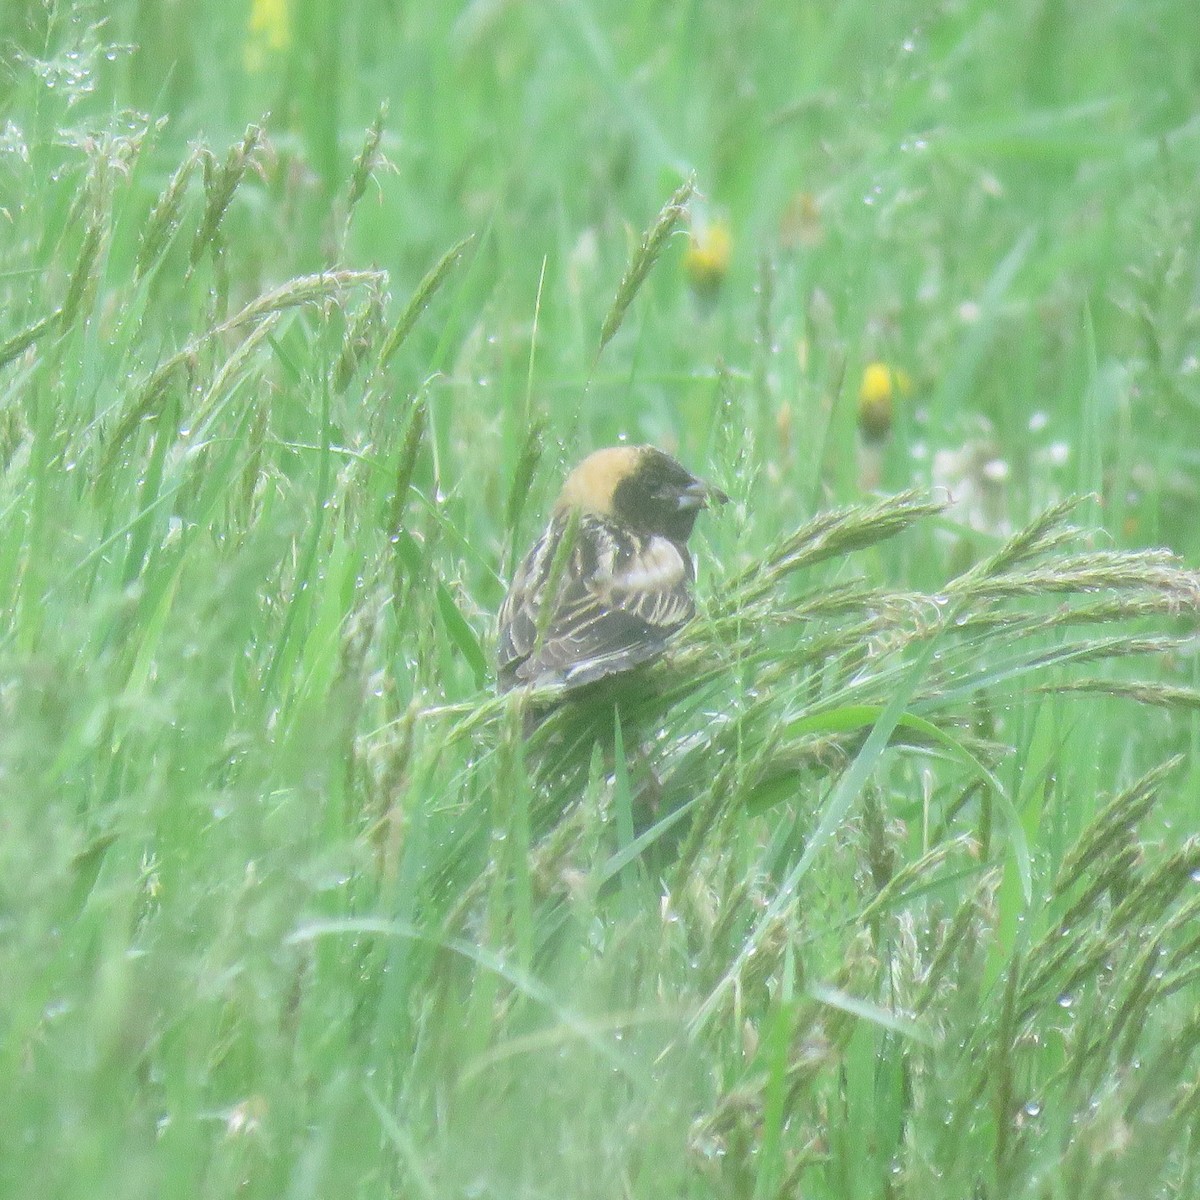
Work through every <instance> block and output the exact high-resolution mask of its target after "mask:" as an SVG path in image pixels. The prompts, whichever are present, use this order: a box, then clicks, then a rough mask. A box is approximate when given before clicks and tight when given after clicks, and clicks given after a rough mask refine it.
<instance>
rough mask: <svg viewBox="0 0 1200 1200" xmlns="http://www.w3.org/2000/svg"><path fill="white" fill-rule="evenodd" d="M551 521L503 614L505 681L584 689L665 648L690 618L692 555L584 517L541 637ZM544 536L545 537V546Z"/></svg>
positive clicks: (666, 540) (657, 539) (551, 547)
mask: <svg viewBox="0 0 1200 1200" xmlns="http://www.w3.org/2000/svg"><path fill="white" fill-rule="evenodd" d="M557 540H558V539H557V538H556V537H555V528H554V526H551V529H550V530H548V531H547V534H546V536H545V537H544V538H543V539H542V541H541V542H539V543H538V545H537V546H535V547H534V548H533V550H532V551H530V554H529V556H528V558H527V559H526V560H525V563H524V564H522V569H521V571H519V572H518V575H517V579H515V580H514V581H513V588H512V591H511V592H510V593H509V599H508V600H507V601H506V602H505V605H504V608H503V609H502V610H501V614H500V628H501V634H500V649H499V660H500V672H501V685H502V686H505V681H506V680H507V686H512V685H513V684H515V683H558V684H562V685H564V686H567V687H579V686H581V685H582V684H585V683H592V682H594V681H595V680H597V679H601V678H603V677H604V676H606V675H612V674H615V673H616V672H618V671H625V670H628V669H629V668H630V667H633V666H636V665H637V664H638V663H641V662H645V661H646V660H647V659H650V658H653V657H655V656H656V655H658V654H660V653H661V652H662V650H663V648H664V647H665V645H666V639H667V637H668V636H669V635H670V634H672V633H674V632H675V631H676V630H677V629H679V628H680V626H682V625H683V624H685V623H686V622H687V621H688V620H690V619H691V617H692V615H693V613H694V611H695V608H694V604H693V602H692V594H691V583H692V577H693V569H692V560H691V557H690V555H689V554H688V552H687V550H686V548H685V547H683V546H682V545H680V544H678V543H676V542H673V541H671V540H670V539H669V538H664V537H654V536H647V535H643V534H638V533H635V532H633V531H631V530H627V529H624V528H622V527H620V526H618V525H615V524H613V523H612V522H609V521H606V520H603V519H600V518H595V517H585V518H583V520H582V521H581V522H580V523H579V528H578V532H577V535H576V542H575V545H574V546H573V547H572V550H571V556H570V559H569V561H568V563H567V564H566V569H565V570H564V571H563V573H562V577H561V579H560V580H559V583H558V587H557V588H556V589H555V590H556V593H557V595H556V601H555V603H554V609H553V611H552V612H551V613H550V614H549V616H548V618H547V620H546V621H545V631H544V635H543V637H542V639H541V642H540V644H539V642H538V631H539V622H540V621H541V608H540V605H541V604H542V603H545V598H544V597H545V592H546V589H547V585H548V583H549V576H550V573H551V565H552V560H553V557H554V545H555V544H556V542H557ZM543 543H545V544H543Z"/></svg>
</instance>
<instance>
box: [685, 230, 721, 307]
mask: <svg viewBox="0 0 1200 1200" xmlns="http://www.w3.org/2000/svg"><path fill="white" fill-rule="evenodd" d="M732 253H733V239H732V238H731V237H730V234H729V226H728V225H727V224H725V222H724V221H713V222H712V223H711V224H707V225H700V226H697V227H695V228H693V229H692V234H691V238H690V239H689V241H688V248H687V252H686V253H685V254H684V256H683V269H684V271H686V272H687V276H688V278H689V279H690V280H691V282H692V287H694V288H695V289H696V291H697V292H699V293H700V294H701V295H711V294H712V293H713V292H715V291H716V290H717V288H719V287H720V286H721V281H722V280H723V279H724V278H725V276H726V275H727V274H728V273H729V259H730V256H731V254H732Z"/></svg>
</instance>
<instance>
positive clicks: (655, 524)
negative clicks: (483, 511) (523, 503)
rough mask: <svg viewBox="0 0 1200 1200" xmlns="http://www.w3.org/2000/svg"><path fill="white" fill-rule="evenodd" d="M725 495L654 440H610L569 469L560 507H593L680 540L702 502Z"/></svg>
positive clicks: (641, 529)
mask: <svg viewBox="0 0 1200 1200" xmlns="http://www.w3.org/2000/svg"><path fill="white" fill-rule="evenodd" d="M728 499H729V497H728V496H726V495H725V493H724V492H722V491H721V490H720V489H719V488H715V487H713V486H712V485H711V484H707V483H705V482H704V481H703V480H700V479H697V478H696V477H695V476H694V475H692V474H691V473H690V472H689V471H688V470H687V469H686V468H685V467H683V466H682V465H681V464H680V463H678V462H676V461H675V459H673V458H672V457H671V456H670V455H669V454H664V453H663V452H662V451H661V450H658V449H656V448H655V447H654V446H614V447H612V448H611V449H608V450H597V451H596V452H595V453H594V454H590V455H588V457H587V458H585V459H584V460H583V462H581V463H580V464H579V466H577V467H576V468H575V470H574V471H572V472H571V474H570V475H569V476H568V477H567V481H566V483H565V484H564V485H563V490H562V493H561V495H560V496H559V500H558V507H559V508H560V509H569V508H579V509H581V510H582V511H583V512H592V513H597V514H599V515H600V516H603V517H609V518H611V519H613V520H616V521H620V522H622V523H623V524H626V525H628V526H629V527H630V528H632V529H636V530H638V531H639V532H641V533H649V534H658V535H660V536H662V537H666V538H670V540H671V541H673V542H679V543H681V544H682V543H684V542H686V541H687V540H688V538H689V537H690V536H691V533H692V526H693V525H695V523H696V514H697V513H698V512H699V511H700V510H701V509H702V508H707V507H708V506H709V504H724V503H725V502H726V501H727V500H728Z"/></svg>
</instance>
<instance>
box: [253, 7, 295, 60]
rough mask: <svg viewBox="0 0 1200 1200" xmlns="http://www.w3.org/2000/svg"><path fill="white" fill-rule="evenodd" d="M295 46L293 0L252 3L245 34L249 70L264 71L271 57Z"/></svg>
mask: <svg viewBox="0 0 1200 1200" xmlns="http://www.w3.org/2000/svg"><path fill="white" fill-rule="evenodd" d="M291 44H292V14H291V0H253V3H252V5H251V8H250V25H249V28H248V29H247V31H246V45H245V62H246V70H247V71H252V72H258V71H261V70H262V69H263V68H264V67H265V66H266V63H267V58H268V57H269V56H270V55H274V54H279V53H281V52H282V51H284V50H286V49H287V48H288V47H289V46H290V45H291Z"/></svg>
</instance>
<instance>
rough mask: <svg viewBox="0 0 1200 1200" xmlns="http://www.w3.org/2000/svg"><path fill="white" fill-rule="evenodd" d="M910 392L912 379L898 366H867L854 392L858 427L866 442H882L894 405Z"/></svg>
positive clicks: (878, 363) (879, 364)
mask: <svg viewBox="0 0 1200 1200" xmlns="http://www.w3.org/2000/svg"><path fill="white" fill-rule="evenodd" d="M911 393H912V380H911V379H910V378H909V375H908V372H907V371H905V370H904V369H903V368H901V367H891V366H889V365H888V364H887V363H883V362H872V363H867V365H866V367H865V368H864V369H863V374H862V383H861V384H860V385H859V389H858V427H859V429H860V430H861V431H862V435H863V437H865V438H866V439H867V441H869V442H878V441H882V440H883V439H884V438H885V437H887V435H888V434H889V433H890V432H891V428H892V407H893V404H894V402H895V401H896V400H897V399H899V398H903V397H905V396H908V395H911Z"/></svg>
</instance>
